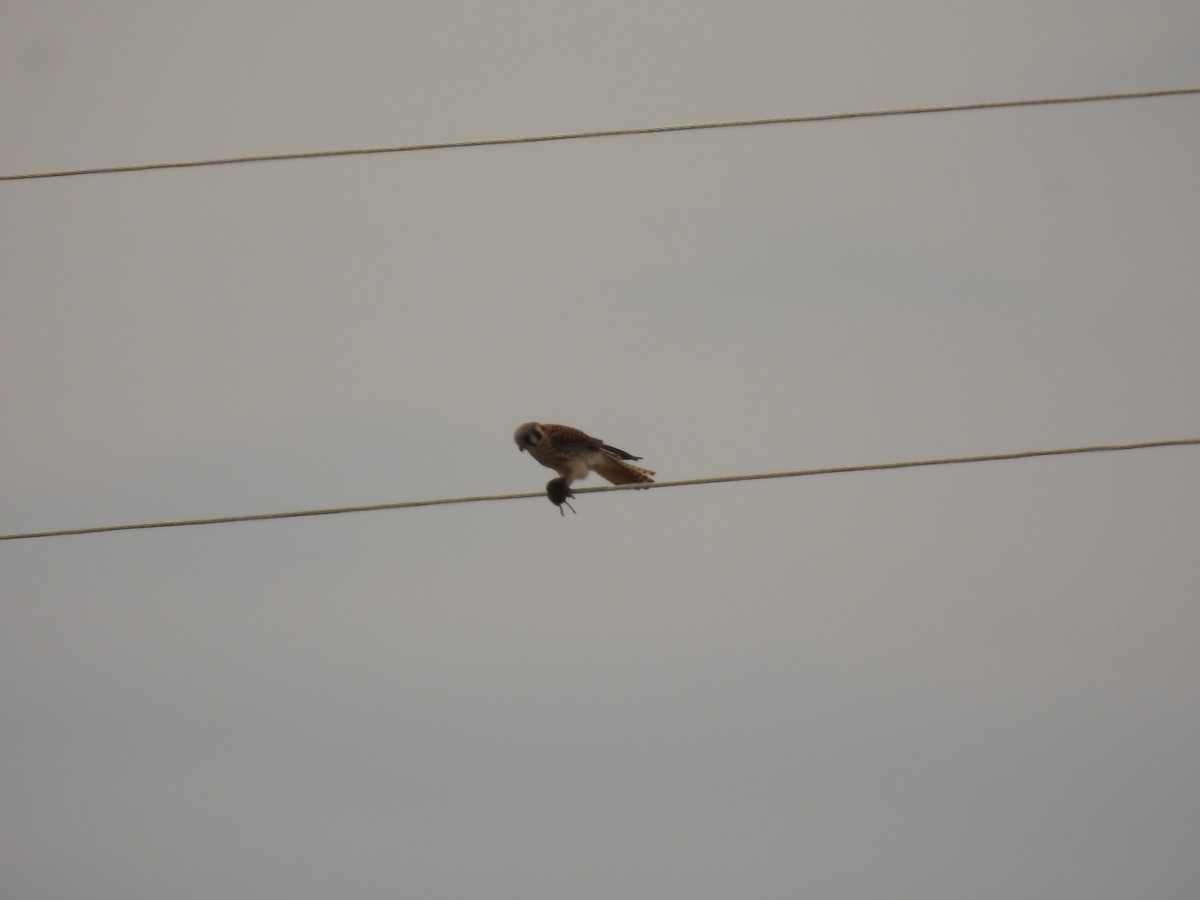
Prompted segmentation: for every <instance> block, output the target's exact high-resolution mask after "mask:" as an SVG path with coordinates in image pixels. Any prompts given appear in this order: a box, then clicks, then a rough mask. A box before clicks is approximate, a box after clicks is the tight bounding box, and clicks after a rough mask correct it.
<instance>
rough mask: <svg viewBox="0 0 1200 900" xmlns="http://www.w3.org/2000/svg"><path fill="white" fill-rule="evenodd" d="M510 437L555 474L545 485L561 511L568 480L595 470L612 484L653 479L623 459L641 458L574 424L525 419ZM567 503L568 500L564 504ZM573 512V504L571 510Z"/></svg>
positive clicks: (568, 488)
mask: <svg viewBox="0 0 1200 900" xmlns="http://www.w3.org/2000/svg"><path fill="white" fill-rule="evenodd" d="M513 440H514V441H516V442H517V448H518V449H519V450H528V451H529V455H530V456H532V457H533V458H534V459H536V460H537V461H538V462H540V463H541V464H542V465H543V466H546V467H547V468H549V469H553V470H554V471H555V472H557V473H558V474H559V476H560V477H559V478H555V479H552V480H551V481H550V483H549V484H547V485H546V493H547V495H548V496H549V497H550V499H551V501H553V502H554V504H555V505H556V506H558V507H559V512H562V504H563V503H565V502H566V498H567V497H570V496H572V495H571V490H570V486H571V482H572V481H575V480H576V479H583V478H587V475H588V472H595V473H596V474H598V475H599V476H600V477H601V478H604V479H606V480H608V481H610V482H612V483H613V484H642V483H645V482H648V481H654V479H653V478H651V477H650V476H652V475H653V474H654V473H653V472H652V471H650V470H649V469H643V468H642V467H641V466H634V465H630V464H629V463H628V462H626V460H630V459H641V457H640V456H634V455H633V454H632V453H627V452H625V451H624V450H618V449H617V448H616V447H612V446H609V445H608V444H606V443H604V441H602V440H600V438H594V437H592V436H591V435H589V434H584V433H583V432H582V431H580V430H579V429H578V428H571V427H570V426H568V425H543V424H542V423H541V422H526V423H525V424H524V425H522V426H521V427H520V428H518V429H517V430H516V431H515V432H513ZM567 505H568V506H570V504H569V503H568V504H567ZM571 511H572V512H574V508H572V510H571Z"/></svg>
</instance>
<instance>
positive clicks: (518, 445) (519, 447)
mask: <svg viewBox="0 0 1200 900" xmlns="http://www.w3.org/2000/svg"><path fill="white" fill-rule="evenodd" d="M517 452H518V453H524V452H525V448H524V447H522V446H521V445H520V444H517Z"/></svg>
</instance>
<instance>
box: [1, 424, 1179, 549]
mask: <svg viewBox="0 0 1200 900" xmlns="http://www.w3.org/2000/svg"><path fill="white" fill-rule="evenodd" d="M1194 444H1200V438H1180V439H1177V440H1169V441H1143V442H1141V443H1137V444H1097V445H1093V446H1090V447H1064V448H1061V449H1057V450H1020V451H1017V452H1015V453H988V454H986V455H983V456H952V457H943V458H939V459H915V460H907V461H904V462H886V463H868V464H866V465H858V466H831V467H827V468H822V469H797V470H794V471H790V472H761V473H757V474H753V475H717V476H713V477H709V478H685V479H683V480H681V481H655V482H651V483H649V484H621V485H606V486H603V487H588V488H579V489H577V490H575V491H574V493H576V494H599V493H611V492H614V491H644V490H651V489H653V488H668V487H688V486H692V485H700V484H723V483H726V482H731V481H764V480H766V479H769V478H804V477H807V476H809V475H840V474H845V473H849V472H877V471H883V470H888V469H913V468H917V467H919V466H949V465H958V464H961V463H980V462H998V461H1001V460H1012V459H1030V458H1032V457H1035V456H1066V455H1068V454H1073V453H1113V452H1116V451H1120V450H1145V449H1149V448H1151V447H1183V446H1188V445H1194ZM545 496H546V494H545V493H544V492H543V491H530V492H525V493H519V494H480V495H477V496H473V497H444V498H441V499H437V500H405V501H402V502H400V503H373V504H370V505H368V506H339V507H334V508H330V509H304V510H296V511H293V512H274V513H251V514H249V515H242V516H218V517H216V518H211V519H178V520H175V521H169V522H137V523H134V524H131V525H94V526H91V527H87V528H61V529H57V530H55V531H25V532H17V533H14V534H0V541H19V540H26V539H29V538H45V537H65V536H67V535H75V534H99V533H100V532H105V531H136V530H140V529H146V528H177V527H181V526H184V525H224V524H228V523H230V522H259V521H263V520H267V519H298V518H301V517H304V516H334V515H341V514H343V513H360V512H377V511H380V510H385V509H410V508H412V507H416V506H445V505H447V504H450V503H484V502H486V501H489V500H528V499H531V498H534V497H545Z"/></svg>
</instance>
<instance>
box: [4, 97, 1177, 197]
mask: <svg viewBox="0 0 1200 900" xmlns="http://www.w3.org/2000/svg"><path fill="white" fill-rule="evenodd" d="M1184 94H1200V88H1194V87H1192V88H1166V89H1163V90H1155V91H1127V92H1123V93H1113V94H1080V95H1075V96H1068V97H1039V98H1034V99H1027V100H991V101H984V102H980V103H959V104H952V105H948V106H909V107H901V108H897V109H873V110H863V111H859V112H841V113H821V114H817V115H809V116H780V117H777V118H771V119H733V120H729V121H724V122H695V123H691V124H687V125H653V126H647V127H641V128H613V129H607V130H600V131H572V132H565V133H561V134H537V135H527V136H524V137H503V138H485V139H482V140H467V141H439V142H436V143H428V144H400V145H397V146H393V147H357V148H346V149H341V150H308V151H302V152H294V153H267V154H261V155H256V156H227V157H219V158H214V159H194V160H183V161H177V162H157V163H136V164H133V165H124V166H95V167H92V168H86V169H59V170H57V171H47V172H24V173H18V174H10V175H0V181H22V180H29V179H34V178H64V177H66V176H68V175H111V174H116V173H120V172H147V171H151V170H153V169H190V168H197V167H200V166H229V165H235V164H238V163H252V162H281V161H283V160H290V159H323V158H325V157H331V156H366V155H369V154H374V153H410V152H414V151H417V150H452V149H461V148H464V147H496V146H500V145H504V144H535V143H544V142H547V141H578V140H584V139H588V138H602V137H627V136H630V135H638V134H665V133H668V132H673V131H702V130H706V129H713V128H750V127H755V126H760V125H799V124H806V123H812V122H834V121H839V120H842V119H872V118H880V117H883V116H916V115H923V114H926V113H947V112H967V111H971V110H986V109H1011V108H1013V107H1019V106H1050V105H1054V104H1065V103H1098V102H1102V101H1111V100H1145V99H1147V98H1150V97H1175V96H1181V95H1184Z"/></svg>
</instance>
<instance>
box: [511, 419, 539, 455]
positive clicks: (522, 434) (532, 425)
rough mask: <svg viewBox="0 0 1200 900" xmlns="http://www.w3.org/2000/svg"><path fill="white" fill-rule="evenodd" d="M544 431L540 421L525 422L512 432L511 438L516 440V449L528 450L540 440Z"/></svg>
mask: <svg viewBox="0 0 1200 900" xmlns="http://www.w3.org/2000/svg"><path fill="white" fill-rule="evenodd" d="M545 436H546V432H545V431H544V430H543V429H542V426H541V423H540V422H526V423H525V424H524V425H522V426H521V427H520V428H518V429H517V430H516V431H514V432H513V440H514V441H516V442H517V449H518V450H528V449H529V448H531V447H536V446H537V445H538V444H540V443H541V442H542V438H544V437H545Z"/></svg>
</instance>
